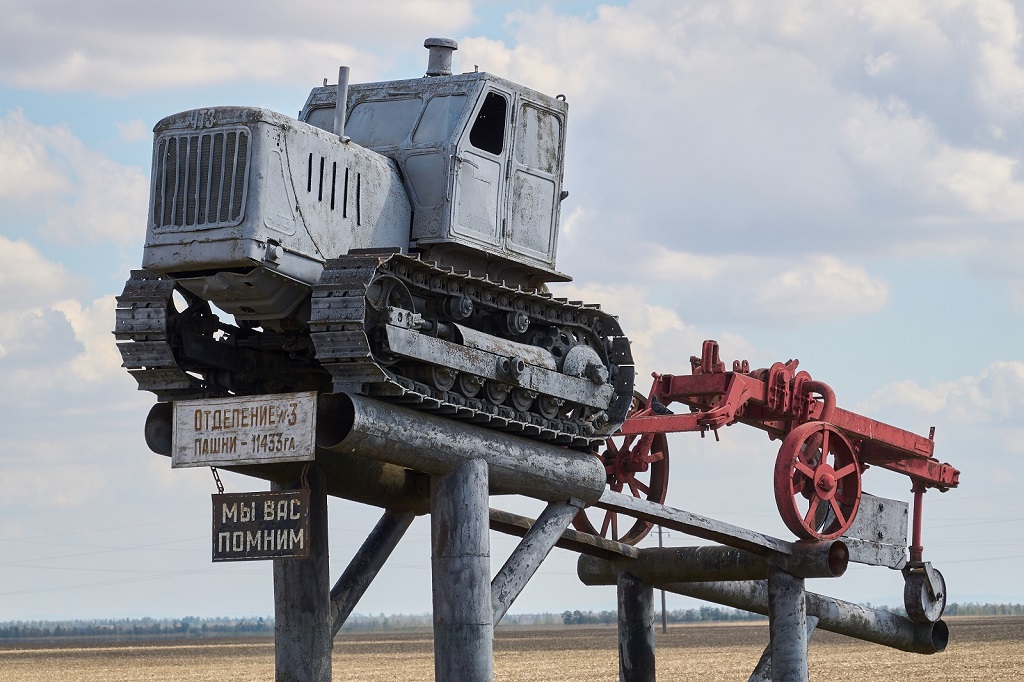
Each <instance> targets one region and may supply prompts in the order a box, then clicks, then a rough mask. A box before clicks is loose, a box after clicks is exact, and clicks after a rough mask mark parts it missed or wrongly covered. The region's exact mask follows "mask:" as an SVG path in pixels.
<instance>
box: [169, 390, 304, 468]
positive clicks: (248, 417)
mask: <svg viewBox="0 0 1024 682" xmlns="http://www.w3.org/2000/svg"><path fill="white" fill-rule="evenodd" d="M315 434H316V393H313V392H303V393H277V394H271V395H257V396H233V397H230V398H210V399H206V400H182V401H178V402H176V403H174V426H173V435H172V449H171V466H172V467H174V468H180V467H197V466H238V465H243V464H269V463H275V462H307V461H312V460H313V459H314V458H315V456H316V448H315Z"/></svg>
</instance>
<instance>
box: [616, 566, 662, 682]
mask: <svg viewBox="0 0 1024 682" xmlns="http://www.w3.org/2000/svg"><path fill="white" fill-rule="evenodd" d="M618 596H619V682H654V588H653V587H651V586H650V585H648V584H646V583H644V582H641V581H640V580H637V579H636V578H634V577H633V576H631V575H629V574H628V573H620V574H619V578H618Z"/></svg>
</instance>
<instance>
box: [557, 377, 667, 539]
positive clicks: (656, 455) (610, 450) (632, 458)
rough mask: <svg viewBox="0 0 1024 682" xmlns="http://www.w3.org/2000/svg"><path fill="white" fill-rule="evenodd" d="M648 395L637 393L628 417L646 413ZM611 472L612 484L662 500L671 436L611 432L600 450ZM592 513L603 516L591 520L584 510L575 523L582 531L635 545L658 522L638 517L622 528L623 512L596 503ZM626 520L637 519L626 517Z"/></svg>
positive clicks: (639, 494)
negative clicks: (615, 433) (623, 434)
mask: <svg viewBox="0 0 1024 682" xmlns="http://www.w3.org/2000/svg"><path fill="white" fill-rule="evenodd" d="M646 407H647V399H646V398H645V397H643V396H642V395H640V394H639V393H636V394H634V395H633V403H632V406H631V407H630V409H629V413H628V414H627V416H626V418H627V419H628V418H629V417H632V416H636V415H639V414H643V413H644V412H645V409H646ZM598 456H599V457H600V458H601V461H602V462H603V463H604V469H605V472H607V475H608V486H609V487H610V488H611V489H612V490H614V491H615V492H625V493H627V494H632V495H633V497H639V498H643V499H646V500H649V501H651V502H657V503H659V504H660V503H662V502H664V501H665V493H666V492H667V491H668V438H666V437H665V434H663V433H657V434H645V435H642V436H637V435H630V436H621V435H619V436H610V437H609V438H608V439H606V441H605V449H604V451H602V452H600V453H598ZM589 514H593V516H594V518H596V519H599V521H598V522H597V524H598V525H595V524H594V523H592V522H591V520H590V517H589V516H588V510H586V509H584V510H581V511H580V513H579V514H577V515H576V518H574V519H573V521H572V525H573V526H574V527H575V528H576V530H578V531H580V532H581V533H590V534H591V535H599V536H601V537H605V538H608V539H610V540H616V541H618V542H623V543H625V544H627V545H635V544H636V543H638V542H640V541H641V540H643V539H644V537H646V536H647V534H648V533H649V532H651V528H653V527H654V524H653V523H651V522H650V521H643V520H640V519H637V520H636V522H635V523H633V525H632V526H631V527H629V528H620V526H619V514H618V513H617V512H613V511H605V510H603V509H599V508H597V507H592V508H591V509H590V510H589ZM625 518H626V523H628V522H630V521H633V519H632V518H630V517H625Z"/></svg>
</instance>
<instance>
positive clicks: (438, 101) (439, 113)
mask: <svg viewBox="0 0 1024 682" xmlns="http://www.w3.org/2000/svg"><path fill="white" fill-rule="evenodd" d="M465 108H466V96H465V95H438V96H437V97H433V98H431V100H430V101H429V102H427V106H426V108H424V109H423V116H422V117H421V118H420V123H419V125H418V126H416V132H415V133H413V136H412V141H413V142H415V143H417V144H423V143H427V144H429V143H431V142H444V141H445V140H447V139H448V138H449V137H450V136H451V134H452V131H453V130H455V124H456V123H458V122H459V118H460V117H461V116H462V110H463V109H465Z"/></svg>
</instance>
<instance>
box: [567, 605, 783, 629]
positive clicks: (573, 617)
mask: <svg viewBox="0 0 1024 682" xmlns="http://www.w3.org/2000/svg"><path fill="white" fill-rule="evenodd" d="M659 615H660V612H659ZM666 619H667V620H668V622H670V623H701V622H719V621H751V620H768V617H767V616H762V615H760V614H758V613H750V612H749V611H738V610H736V609H730V608H721V607H718V606H701V607H700V608H698V609H675V610H672V611H668V612H667V613H666ZM618 622H619V614H618V612H617V611H563V612H562V624H563V625H611V624H614V623H618Z"/></svg>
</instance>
